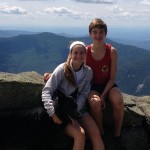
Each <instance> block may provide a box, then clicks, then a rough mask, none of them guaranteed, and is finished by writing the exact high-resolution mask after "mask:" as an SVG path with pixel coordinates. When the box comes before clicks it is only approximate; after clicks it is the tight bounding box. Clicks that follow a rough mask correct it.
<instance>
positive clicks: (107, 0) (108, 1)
mask: <svg viewBox="0 0 150 150" xmlns="http://www.w3.org/2000/svg"><path fill="white" fill-rule="evenodd" d="M74 1H76V2H81V3H102V4H114V3H116V0H74Z"/></svg>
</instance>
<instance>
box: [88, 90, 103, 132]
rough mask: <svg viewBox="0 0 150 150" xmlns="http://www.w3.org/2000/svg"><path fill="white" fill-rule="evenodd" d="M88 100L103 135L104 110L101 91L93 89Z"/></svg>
mask: <svg viewBox="0 0 150 150" xmlns="http://www.w3.org/2000/svg"><path fill="white" fill-rule="evenodd" d="M88 102H89V105H90V111H91V114H92V116H93V118H94V119H95V121H96V123H97V125H98V128H99V130H100V133H101V135H103V134H104V130H103V111H102V102H101V99H100V95H99V93H97V92H96V91H91V92H90V93H89V96H88Z"/></svg>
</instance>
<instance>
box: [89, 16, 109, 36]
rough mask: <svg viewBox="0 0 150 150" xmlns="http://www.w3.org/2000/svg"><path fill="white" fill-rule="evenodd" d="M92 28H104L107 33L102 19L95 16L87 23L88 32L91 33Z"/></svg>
mask: <svg viewBox="0 0 150 150" xmlns="http://www.w3.org/2000/svg"><path fill="white" fill-rule="evenodd" d="M94 28H99V29H104V31H105V33H106V35H107V25H106V23H105V22H104V21H103V20H102V19H99V18H95V19H93V20H92V22H91V23H90V25H89V33H91V31H92V29H94Z"/></svg>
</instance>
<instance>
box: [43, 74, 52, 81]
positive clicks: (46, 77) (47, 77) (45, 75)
mask: <svg viewBox="0 0 150 150" xmlns="http://www.w3.org/2000/svg"><path fill="white" fill-rule="evenodd" d="M50 77H51V74H50V73H44V82H47V80H48V79H49V78H50Z"/></svg>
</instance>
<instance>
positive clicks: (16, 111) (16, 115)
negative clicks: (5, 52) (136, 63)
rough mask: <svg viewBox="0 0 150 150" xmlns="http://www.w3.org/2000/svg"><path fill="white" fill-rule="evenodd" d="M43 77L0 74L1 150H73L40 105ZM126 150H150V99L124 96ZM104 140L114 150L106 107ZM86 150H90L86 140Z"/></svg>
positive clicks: (27, 74)
mask: <svg viewBox="0 0 150 150" xmlns="http://www.w3.org/2000/svg"><path fill="white" fill-rule="evenodd" d="M43 87H44V82H43V76H42V75H39V74H38V73H36V72H23V73H19V74H11V73H5V72H0V135H1V136H0V149H2V150H3V149H5V150H10V149H11V150H18V149H19V150H35V149H39V150H49V149H51V150H71V149H72V148H71V147H72V142H73V141H72V139H70V138H69V137H67V136H66V135H64V134H63V132H62V130H60V129H59V128H57V127H56V126H54V124H53V122H52V120H51V119H50V117H49V116H48V114H47V113H46V110H45V109H44V107H43V103H42V101H41V92H42V88H43ZM123 97H124V112H125V113H124V119H123V125H122V134H121V137H122V138H121V140H122V141H121V142H122V144H123V147H124V150H150V96H143V97H136V96H132V95H128V94H125V93H123ZM104 128H105V135H104V137H103V139H104V143H105V147H106V150H115V144H114V138H113V120H112V106H111V105H110V103H109V102H107V103H106V109H105V110H104ZM85 150H91V143H90V140H89V139H87V140H86V146H85Z"/></svg>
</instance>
